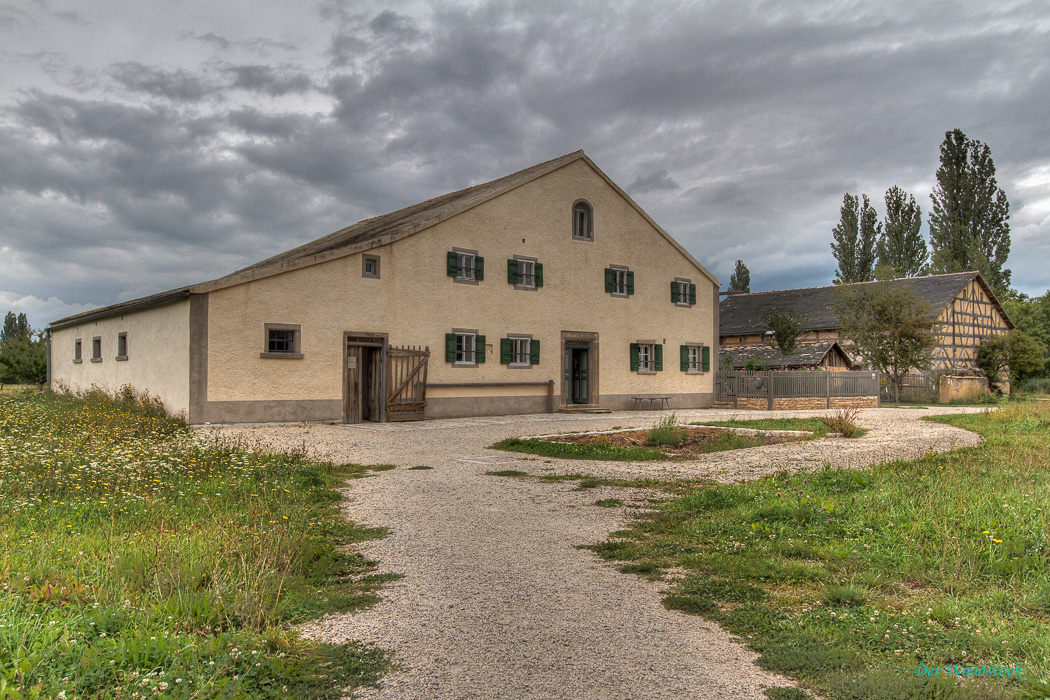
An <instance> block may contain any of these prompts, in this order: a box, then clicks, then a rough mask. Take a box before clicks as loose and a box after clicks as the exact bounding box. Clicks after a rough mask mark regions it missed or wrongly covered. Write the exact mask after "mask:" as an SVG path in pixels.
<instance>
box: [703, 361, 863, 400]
mask: <svg viewBox="0 0 1050 700" xmlns="http://www.w3.org/2000/svg"><path fill="white" fill-rule="evenodd" d="M880 382H881V375H880V373H879V372H870V371H851V372H828V371H816V372H807V371H792V370H779V371H778V370H770V371H767V372H737V371H733V372H718V373H717V374H716V376H715V383H716V385H717V391H718V403H720V404H723V405H730V407H732V408H737V407H738V405H739V404H740V400H741V399H748V401H747V402H746V403H748V404H750V405H754V404H756V403H758V401H755V400H758V399H764V400H766V402H767V403H768V408H769V409H770V410H772V409H773V404H774V401H775V400H776V399H824V400H825V404H826V406H827V407H828V408H831V406H832V404H833V403H834V402H833V401H832V399H835V398H846V397H878V396H879V385H880Z"/></svg>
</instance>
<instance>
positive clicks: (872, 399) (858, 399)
mask: <svg viewBox="0 0 1050 700" xmlns="http://www.w3.org/2000/svg"><path fill="white" fill-rule="evenodd" d="M831 407H832V408H878V407H879V397H878V396H832V397H831Z"/></svg>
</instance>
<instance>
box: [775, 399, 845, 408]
mask: <svg viewBox="0 0 1050 700" xmlns="http://www.w3.org/2000/svg"><path fill="white" fill-rule="evenodd" d="M832 400H834V399H832ZM827 407H828V400H827V399H825V398H820V397H809V398H796V399H773V408H775V409H777V410H791V411H810V410H819V409H821V408H827Z"/></svg>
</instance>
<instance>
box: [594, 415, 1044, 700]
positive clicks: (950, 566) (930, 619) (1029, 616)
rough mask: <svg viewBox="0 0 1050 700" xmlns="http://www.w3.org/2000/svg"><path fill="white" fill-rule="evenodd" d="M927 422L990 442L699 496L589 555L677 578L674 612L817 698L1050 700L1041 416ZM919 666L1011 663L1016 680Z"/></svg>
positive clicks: (698, 492)
mask: <svg viewBox="0 0 1050 700" xmlns="http://www.w3.org/2000/svg"><path fill="white" fill-rule="evenodd" d="M932 420H936V421H940V422H944V423H950V424H952V425H957V426H959V427H963V428H966V429H969V430H972V431H974V432H977V433H979V434H980V435H982V436H983V437H984V439H985V440H984V442H983V443H981V444H980V445H978V446H976V447H970V448H965V449H960V450H955V451H953V452H948V453H944V454H928V455H926V456H925V457H924V458H922V459H919V460H915V461H896V462H890V463H886V464H881V465H877V466H875V467H871V468H867V469H857V470H849V469H841V468H835V467H833V466H828V467H825V468H823V469H819V470H813V471H809V472H798V473H794V474H788V473H781V474H778V475H775V476H771V477H768V478H765V479H761V480H757V481H753V482H748V483H742V484H732V485H720V486H715V487H706V488H705V487H698V488H696V489H694V490H692V492H691V493H687V494H685V495H683V496H680V497H676V498H673V499H671V500H668V501H666V502H665V503H663V504H660V505H658V506H657V507H656V509H655V510H654V511H652V512H651V513H648V514H645V515H643V516H641V517H640V518H639V519H637V520H636V521H634V522H633V523H632V524H631V526H630V527H629V529H627V530H624V531H622V532H618V533H614V535H615V539H612V540H610V541H608V542H605V543H602V544H600V545H597V546H596V547H595V550H596V551H597V552H598V553H599V554H601V555H602V556H604V557H606V558H608V559H612V560H619V561H623V562H625V566H624V570H625V571H644V572H645V573H646V574H647V575H649V576H653V575H654V573H655V574H656V575H660V573H661V572H668V571H675V572H684V575H683V576H682V577H681V578H677V579H676V582H675V584H674V586H673V588H672V590H671V591H669V594H668V595H667V597H666V598H665V599H664V604H665V606H666V607H669V608H673V609H678V610H682V611H684V612H687V613H693V614H697V615H702V616H704V617H707V618H709V619H713V620H715V621H717V622H718V623H719V624H721V625H722V626H723V627H724V628H726V629H727V630H729V631H730V632H732V633H734V634H737V635H739V636H740V637H741V638H742V639H743V640H744V641H745V643H746V644H747V645H748V646H749V647H751V648H752V649H753V650H755V651H756V652H758V653H759V654H760V657H759V659H758V664H759V665H760V666H763V667H765V668H767V669H769V670H772V671H776V672H779V673H783V674H786V675H788V676H791V677H794V678H796V679H797V680H798V681H799V683H800V685H802V686H803V687H808V688H810V689H812V690H815V691H817V692H819V693H820V695H821V696H823V697H825V698H829V699H832V700H836V699H843V700H845V699H849V700H854V699H856V700H859V699H861V698H864V699H871V700H875V699H877V698H885V699H889V698H916V699H918V698H957V699H959V700H962V699H965V698H1009V697H1015V698H1046V697H1050V683H1048V682H1047V679H1048V678H1050V512H1048V511H1050V461H1048V459H1047V454H1050V406H1048V405H1047V404H1046V403H1045V402H1024V403H1015V402H1011V403H1008V404H1005V405H1004V406H1002V407H1000V409H999V410H996V411H986V412H983V413H979V414H969V415H952V416H936V417H933V418H932ZM920 665H925V666H926V667H928V668H933V667H949V666H952V665H955V666H962V667H972V666H978V667H983V666H984V665H990V666H995V667H1001V668H1006V667H1015V666H1017V665H1020V666H1021V668H1022V669H1023V672H1024V673H1023V675H1024V677H1025V679H1026V680H1019V679H1017V678H1014V677H1009V678H1004V677H995V678H990V679H987V678H986V679H975V678H966V679H965V681H959V680H958V679H957V678H951V677H945V676H944V674H941V675H940V676H934V677H927V676H922V677H919V676H916V675H915V674H914V673H913V669H914V668H916V667H919V666H920ZM769 694H770V696H771V697H775V698H789V697H790V698H804V697H809V696H808V695H807V694H806V693H804V692H803V691H798V690H796V689H771V690H770V691H769Z"/></svg>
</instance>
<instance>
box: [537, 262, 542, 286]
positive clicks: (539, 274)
mask: <svg viewBox="0 0 1050 700" xmlns="http://www.w3.org/2000/svg"><path fill="white" fill-rule="evenodd" d="M536 286H537V287H542V286H543V263H536Z"/></svg>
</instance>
